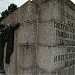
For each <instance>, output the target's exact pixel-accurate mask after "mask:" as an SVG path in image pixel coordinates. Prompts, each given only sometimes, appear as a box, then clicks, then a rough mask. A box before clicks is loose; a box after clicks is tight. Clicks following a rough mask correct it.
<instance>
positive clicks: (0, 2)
mask: <svg viewBox="0 0 75 75" xmlns="http://www.w3.org/2000/svg"><path fill="white" fill-rule="evenodd" d="M26 1H27V0H0V13H1V12H2V11H4V10H5V9H7V8H8V6H9V5H10V4H11V3H14V4H16V5H17V6H18V7H20V6H21V5H22V4H24V3H25V2H26ZM71 1H72V2H74V3H75V0H71Z"/></svg>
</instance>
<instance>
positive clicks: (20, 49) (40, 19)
mask: <svg viewBox="0 0 75 75" xmlns="http://www.w3.org/2000/svg"><path fill="white" fill-rule="evenodd" d="M1 23H2V24H5V25H10V24H16V23H20V27H19V28H18V29H17V30H15V32H14V51H13V53H12V55H11V57H10V63H9V64H7V63H6V62H5V59H6V47H7V43H6V44H5V47H4V69H5V73H6V75H75V4H74V3H72V2H71V1H70V0H32V1H30V0H29V1H27V2H26V3H25V4H24V5H23V6H21V7H19V8H18V9H17V10H16V11H15V12H13V13H12V14H10V15H9V16H8V17H6V18H5V19H4V20H3V21H2V22H1Z"/></svg>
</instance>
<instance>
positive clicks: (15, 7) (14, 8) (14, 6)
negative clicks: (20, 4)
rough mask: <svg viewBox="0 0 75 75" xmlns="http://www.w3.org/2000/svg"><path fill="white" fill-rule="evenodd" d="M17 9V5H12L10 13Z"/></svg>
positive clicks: (9, 7) (9, 9)
mask: <svg viewBox="0 0 75 75" xmlns="http://www.w3.org/2000/svg"><path fill="white" fill-rule="evenodd" d="M16 9H17V5H15V4H10V6H8V11H9V13H11V12H13V11H15V10H16Z"/></svg>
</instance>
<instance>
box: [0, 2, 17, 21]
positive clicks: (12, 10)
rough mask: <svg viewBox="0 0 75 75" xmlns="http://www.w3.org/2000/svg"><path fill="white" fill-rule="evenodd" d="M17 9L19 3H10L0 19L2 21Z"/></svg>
mask: <svg viewBox="0 0 75 75" xmlns="http://www.w3.org/2000/svg"><path fill="white" fill-rule="evenodd" d="M16 9H17V5H15V4H13V3H12V4H10V6H8V9H6V10H4V11H3V12H2V13H1V17H0V21H2V20H3V19H4V18H6V17H7V16H8V15H9V14H11V13H12V12H14V11H15V10H16Z"/></svg>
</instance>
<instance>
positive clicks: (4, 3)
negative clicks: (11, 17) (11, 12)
mask: <svg viewBox="0 0 75 75" xmlns="http://www.w3.org/2000/svg"><path fill="white" fill-rule="evenodd" d="M26 1H28V0H0V13H1V12H2V11H4V10H5V9H7V8H8V6H9V5H10V4H11V3H14V4H16V5H17V6H18V7H20V6H21V5H22V4H24V3H25V2H26Z"/></svg>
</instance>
